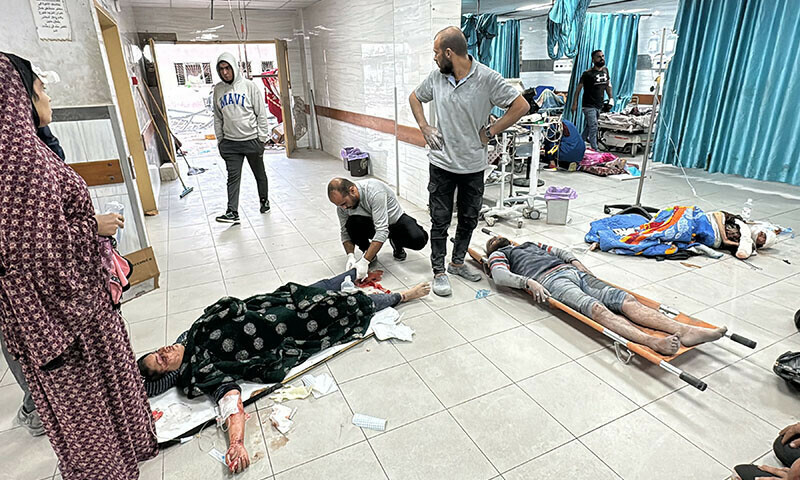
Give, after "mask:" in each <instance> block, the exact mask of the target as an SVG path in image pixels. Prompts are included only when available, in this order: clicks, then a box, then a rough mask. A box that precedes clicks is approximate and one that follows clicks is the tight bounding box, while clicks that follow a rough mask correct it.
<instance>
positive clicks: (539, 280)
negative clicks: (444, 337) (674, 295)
mask: <svg viewBox="0 0 800 480" xmlns="http://www.w3.org/2000/svg"><path fill="white" fill-rule="evenodd" d="M486 254H487V255H488V256H489V268H490V270H491V274H492V278H493V279H494V283H495V284H497V285H502V286H506V287H512V288H518V289H522V290H525V291H527V292H528V293H530V294H531V295H532V296H533V298H534V299H535V300H536V301H537V302H545V301H546V300H547V298H548V297H552V298H554V299H556V300H558V301H559V302H561V303H564V304H566V305H568V306H569V307H571V308H573V309H575V310H577V311H579V312H581V313H582V314H584V315H586V316H587V317H589V318H591V319H592V320H594V321H595V322H597V323H599V324H600V325H602V326H604V327H606V328H608V329H609V330H611V331H613V332H615V333H617V334H619V335H622V336H623V337H625V338H626V339H628V340H630V341H632V342H635V343H638V344H641V345H645V346H648V347H650V348H651V349H653V350H655V351H656V352H658V353H660V354H662V355H674V354H675V353H676V352H677V351H678V349H679V348H680V346H681V345H685V346H687V347H691V346H694V345H699V344H701V343H705V342H713V341H715V340H719V339H720V338H722V336H723V335H725V332H726V331H727V328H725V327H719V328H714V329H711V328H703V327H695V326H692V325H687V324H685V323H680V322H676V321H675V320H673V319H671V318H669V317H666V316H664V315H663V314H662V313H661V312H659V311H658V310H654V309H652V308H650V307H647V306H645V305H642V304H641V303H639V301H638V300H636V298H635V297H634V296H633V295H630V294H629V293H627V292H625V291H623V290H620V289H618V288H616V287H613V286H611V285H609V284H607V283H605V282H603V281H602V280H599V279H597V278H595V276H594V275H592V272H590V271H589V269H588V268H586V267H585V266H584V265H583V264H582V263H581V262H580V261H579V260H578V259H577V258H576V257H575V256H574V255H573V254H572V253H570V252H568V251H566V250H562V249H559V248H556V247H551V246H548V245H544V244H542V243H533V242H525V243H523V244H522V245H519V246H514V245H512V244H511V242H510V241H509V240H508V239H506V238H503V237H501V236H494V237H492V238H490V239H489V241H488V242H487V243H486ZM626 317H627V318H626ZM634 324H636V325H641V326H643V327H647V328H652V329H654V330H660V331H662V332H666V333H668V334H669V336H667V337H664V338H661V337H656V336H653V335H649V334H647V333H645V332H643V331H642V330H640V329H639V328H637V327H636V325H634Z"/></svg>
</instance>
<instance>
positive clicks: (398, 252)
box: [389, 238, 408, 262]
mask: <svg viewBox="0 0 800 480" xmlns="http://www.w3.org/2000/svg"><path fill="white" fill-rule="evenodd" d="M389 244H390V245H391V246H392V251H393V252H392V256H393V257H394V259H395V260H397V261H399V262H402V261H403V260H405V259H406V257H408V254H407V253H406V249H405V248H403V247H400V248H399V249H398V248H396V247H395V246H394V240H392V239H391V238H390V239H389Z"/></svg>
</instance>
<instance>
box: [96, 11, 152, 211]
mask: <svg viewBox="0 0 800 480" xmlns="http://www.w3.org/2000/svg"><path fill="white" fill-rule="evenodd" d="M95 9H96V11H97V19H98V21H99V23H100V30H101V33H102V35H103V46H104V48H105V50H106V55H107V56H108V63H109V67H110V69H111V80H112V82H113V84H114V92H115V93H116V97H117V104H118V106H119V113H120V116H121V117H122V126H123V130H124V131H125V140H126V141H127V144H128V152H130V155H131V157H132V158H133V168H134V170H135V172H136V186H137V187H138V189H139V198H140V199H141V202H142V209H143V210H144V212H145V215H156V214H158V209H157V207H156V199H155V195H154V194H153V186H152V185H151V183H150V172H149V170H148V165H147V157H146V156H145V153H144V142H143V141H142V136H141V134H140V132H139V120H138V119H137V117H136V107H135V106H134V102H133V91H132V90H131V86H130V79H129V78H128V68H127V66H126V63H125V55H124V54H123V52H122V42H121V40H120V36H119V28H117V24H116V22H114V20H113V19H112V18H111V16H110V15H109V14H107V13H106V12H105V11H104V10H103V8H102V7H101V6H100V5H97V4H95ZM119 160H120V161H127V159H122V158H120V159H119Z"/></svg>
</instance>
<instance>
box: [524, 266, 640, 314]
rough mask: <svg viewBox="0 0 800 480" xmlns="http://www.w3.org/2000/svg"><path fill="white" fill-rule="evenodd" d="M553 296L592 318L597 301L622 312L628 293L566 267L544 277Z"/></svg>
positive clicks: (573, 268)
mask: <svg viewBox="0 0 800 480" xmlns="http://www.w3.org/2000/svg"><path fill="white" fill-rule="evenodd" d="M539 283H541V284H542V286H543V287H544V288H546V289H547V291H548V292H550V295H552V297H553V298H555V299H556V300H558V301H559V302H561V303H564V304H566V305H568V306H570V307H572V308H574V309H575V310H577V311H579V312H581V313H582V314H584V315H586V316H587V317H589V318H592V307H593V306H594V304H595V303H599V304H601V305H604V306H605V307H606V308H608V309H609V310H611V311H612V312H614V313H617V314H622V303H623V302H624V301H625V299H626V298H628V293H627V292H624V291H622V290H620V289H618V288H614V287H612V286H611V285H609V284H607V283H605V282H603V281H602V280H598V279H596V278H595V277H594V276H592V275H589V274H587V273H584V272H581V271H580V270H578V269H577V268H575V267H565V268H562V269H560V270H556V271H555V272H553V273H551V274H550V275H548V276H546V277H544V278H543V279H542V281H541V282H539Z"/></svg>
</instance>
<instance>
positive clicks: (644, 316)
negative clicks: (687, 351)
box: [622, 295, 728, 347]
mask: <svg viewBox="0 0 800 480" xmlns="http://www.w3.org/2000/svg"><path fill="white" fill-rule="evenodd" d="M622 312H623V313H624V314H625V316H627V317H628V318H630V319H631V320H632V321H633V322H634V323H636V324H638V325H641V326H643V327H648V328H652V329H654V330H660V331H662V332H666V333H670V334H673V335H678V337H679V338H680V340H681V343H682V344H683V345H685V346H687V347H693V346H695V345H699V344H701V343H705V342H713V341H715V340H719V339H720V338H722V336H723V335H725V332H727V331H728V329H727V328H726V327H718V328H704V327H695V326H693V325H687V324H685V323H681V322H676V321H675V320H673V319H671V318H669V317H667V316H666V315H664V314H662V313H661V312H659V311H658V310H653V309H652V308H650V307H647V306H645V305H642V304H641V303H639V301H638V300H636V299H635V298H634V297H633V296H631V295H628V297H627V298H626V299H625V301H624V302H623V303H622Z"/></svg>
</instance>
